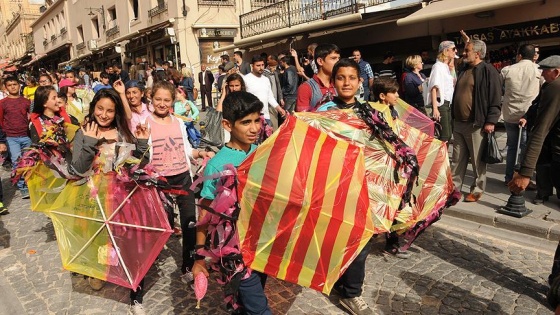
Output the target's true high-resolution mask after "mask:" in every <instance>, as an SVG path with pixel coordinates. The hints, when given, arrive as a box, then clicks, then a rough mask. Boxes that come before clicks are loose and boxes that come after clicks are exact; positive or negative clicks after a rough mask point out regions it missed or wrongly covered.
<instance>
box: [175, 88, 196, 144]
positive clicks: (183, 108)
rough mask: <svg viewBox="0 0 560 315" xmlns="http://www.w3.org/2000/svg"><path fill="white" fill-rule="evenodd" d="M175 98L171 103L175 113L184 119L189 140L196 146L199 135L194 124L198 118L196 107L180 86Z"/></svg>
mask: <svg viewBox="0 0 560 315" xmlns="http://www.w3.org/2000/svg"><path fill="white" fill-rule="evenodd" d="M175 99H176V101H175V104H174V105H173V108H174V112H175V115H178V116H184V117H181V119H183V120H184V121H185V127H186V128H187V135H188V136H189V142H190V143H191V145H192V146H193V147H194V148H198V145H199V144H200V138H201V136H200V132H199V131H198V130H197V129H196V128H195V126H194V121H197V120H198V115H199V112H198V108H196V106H194V104H193V103H192V102H191V101H189V100H187V93H186V92H185V90H183V88H181V87H179V88H177V90H176V93H175Z"/></svg>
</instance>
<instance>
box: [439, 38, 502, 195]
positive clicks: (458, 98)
mask: <svg viewBox="0 0 560 315" xmlns="http://www.w3.org/2000/svg"><path fill="white" fill-rule="evenodd" d="M445 46H448V47H451V48H447V50H449V51H450V50H451V49H452V48H454V45H453V46H452V45H451V44H447V45H446V44H444V47H443V48H445ZM440 48H441V47H440ZM441 50H442V49H440V51H441ZM464 56H465V58H464V61H465V63H466V64H467V65H468V68H467V69H466V70H464V71H463V72H461V74H460V75H459V77H458V78H457V84H456V86H455V93H454V94H453V101H452V104H453V109H452V110H453V117H454V120H453V139H454V143H453V156H452V165H451V173H452V175H453V183H454V184H455V187H457V189H459V190H461V187H462V186H463V180H464V178H465V173H466V171H467V164H468V162H469V159H470V161H471V165H472V168H473V183H472V185H471V187H470V192H469V193H468V194H467V195H466V196H465V199H464V201H465V202H476V201H478V200H479V199H480V198H481V197H482V194H483V193H484V190H485V188H486V162H484V161H483V160H482V155H483V150H484V148H485V147H486V143H487V142H488V134H490V133H492V132H494V126H495V125H496V123H497V122H498V120H499V119H500V114H501V106H502V105H501V100H502V79H501V77H500V74H499V72H498V71H497V70H496V68H494V67H493V66H492V65H491V64H488V63H486V62H484V58H485V57H486V44H485V43H484V42H483V41H481V40H473V41H469V42H468V43H467V45H466V46H465V53H464ZM436 66H437V63H436V65H434V68H432V76H434V72H435V71H436V69H435V67H436ZM430 79H431V77H430Z"/></svg>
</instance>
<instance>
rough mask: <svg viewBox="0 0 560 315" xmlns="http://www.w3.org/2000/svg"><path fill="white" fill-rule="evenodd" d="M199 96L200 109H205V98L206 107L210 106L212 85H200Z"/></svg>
mask: <svg viewBox="0 0 560 315" xmlns="http://www.w3.org/2000/svg"><path fill="white" fill-rule="evenodd" d="M200 98H201V99H202V109H203V110H205V109H206V99H208V107H212V87H205V86H204V85H201V86H200Z"/></svg>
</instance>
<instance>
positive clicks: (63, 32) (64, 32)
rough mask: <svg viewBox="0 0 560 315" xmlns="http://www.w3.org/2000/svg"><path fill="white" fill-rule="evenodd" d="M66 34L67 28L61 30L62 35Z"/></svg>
mask: <svg viewBox="0 0 560 315" xmlns="http://www.w3.org/2000/svg"><path fill="white" fill-rule="evenodd" d="M64 34H66V27H63V28H61V29H60V35H64Z"/></svg>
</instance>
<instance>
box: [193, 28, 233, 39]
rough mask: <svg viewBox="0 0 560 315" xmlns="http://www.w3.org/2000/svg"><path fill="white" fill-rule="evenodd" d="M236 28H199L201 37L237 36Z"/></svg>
mask: <svg viewBox="0 0 560 315" xmlns="http://www.w3.org/2000/svg"><path fill="white" fill-rule="evenodd" d="M235 32H236V29H234V28H201V29H199V30H198V36H199V37H230V38H233V37H235Z"/></svg>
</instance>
